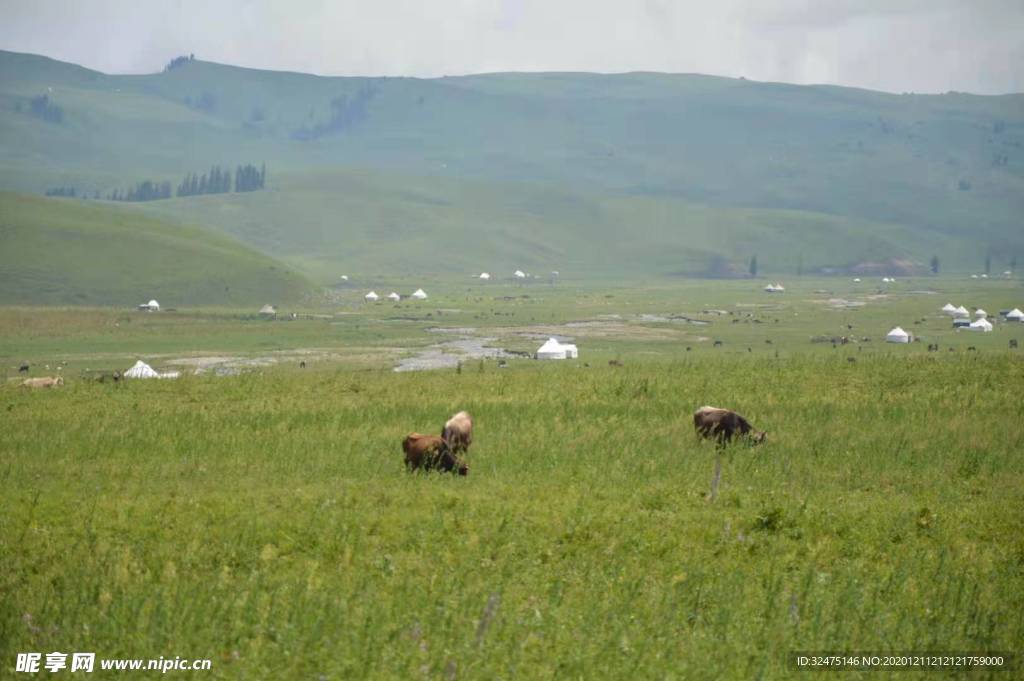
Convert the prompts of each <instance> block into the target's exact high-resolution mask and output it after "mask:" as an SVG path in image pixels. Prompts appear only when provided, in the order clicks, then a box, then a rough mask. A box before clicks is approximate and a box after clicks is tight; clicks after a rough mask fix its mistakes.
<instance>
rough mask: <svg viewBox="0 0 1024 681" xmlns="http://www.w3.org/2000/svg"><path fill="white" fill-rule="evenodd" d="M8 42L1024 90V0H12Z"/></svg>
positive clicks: (109, 56) (83, 52) (293, 66)
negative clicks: (692, 0) (275, 0)
mask: <svg viewBox="0 0 1024 681" xmlns="http://www.w3.org/2000/svg"><path fill="white" fill-rule="evenodd" d="M0 49H7V50H14V51H18V52H35V53H40V54H45V55H47V56H51V57H54V58H57V59H61V60H66V61H71V62H75V63H79V64H82V65H84V66H88V67H90V68H94V69H99V70H101V71H105V72H107V73H140V72H152V71H158V70H160V69H161V68H162V67H163V65H164V64H165V63H166V62H167V61H168V60H170V59H171V58H172V57H174V56H176V55H178V54H183V53H184V54H187V53H189V52H194V53H195V55H196V57H197V58H200V59H205V60H209V61H217V62H224V63H229V64H237V65H240V66H250V67H254V68H269V69H278V70H291V71H304V72H310V73H318V74H324V75H410V76H439V75H444V74H464V73H480V72H490V71H568V70H571V71H603V72H620V71H634V70H645V71H666V72H676V73H693V72H696V73H710V74H717V75H725V76H746V77H747V78H750V79H756V80H776V81H786V82H793V83H835V84H839V85H853V86H859V87H867V88H873V89H879V90H888V91H892V92H904V91H913V92H945V91H947V90H962V91H968V92H978V93H1002V92H1022V91H1024V0H860V1H851V0H761V1H756V2H744V1H742V0H717V1H716V0H706V1H702V2H689V1H683V0H677V1H675V2H673V1H672V0H633V1H627V0H365V1H359V0H292V1H289V2H281V1H278V2H274V1H272V0H130V1H129V0H0Z"/></svg>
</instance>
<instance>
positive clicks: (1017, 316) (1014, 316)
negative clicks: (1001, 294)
mask: <svg viewBox="0 0 1024 681" xmlns="http://www.w3.org/2000/svg"><path fill="white" fill-rule="evenodd" d="M1006 321H1008V322H1024V312H1021V311H1020V308H1019V307H1015V308H1013V309H1012V310H1010V311H1009V312H1007V313H1006Z"/></svg>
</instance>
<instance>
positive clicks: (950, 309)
mask: <svg viewBox="0 0 1024 681" xmlns="http://www.w3.org/2000/svg"><path fill="white" fill-rule="evenodd" d="M942 311H943V312H944V313H945V314H948V315H952V314H954V313H955V312H956V306H955V305H953V303H946V304H945V305H943V306H942Z"/></svg>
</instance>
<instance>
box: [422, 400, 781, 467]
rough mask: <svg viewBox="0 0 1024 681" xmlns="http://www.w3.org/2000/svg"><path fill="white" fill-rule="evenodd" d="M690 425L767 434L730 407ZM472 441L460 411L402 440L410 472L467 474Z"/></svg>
mask: <svg viewBox="0 0 1024 681" xmlns="http://www.w3.org/2000/svg"><path fill="white" fill-rule="evenodd" d="M693 428H694V430H696V431H697V434H698V435H699V436H701V437H703V438H707V439H709V440H714V441H715V442H717V443H718V445H719V446H720V447H721V446H725V445H726V444H727V443H729V442H732V440H733V439H734V438H745V439H747V440H749V441H750V443H751V444H761V443H762V442H764V441H765V439H766V438H767V436H768V434H767V433H766V432H764V431H760V430H756V429H755V428H754V427H753V426H752V425H750V422H749V421H747V419H745V418H743V417H742V416H740V415H739V414H737V413H736V412H734V411H732V410H731V409H721V408H719V407H707V406H705V407H701V408H700V409H698V410H697V411H695V412H693ZM471 444H473V418H472V417H471V416H470V415H469V412H465V411H460V412H459V413H457V414H456V415H455V416H453V417H451V418H450V419H448V420H447V421H446V422H445V424H444V427H443V428H442V429H441V434H440V435H424V434H423V433H409V434H408V435H407V436H406V437H405V439H404V440H402V451H403V452H405V466H406V468H407V469H408V470H409V471H410V472H412V471H417V470H422V471H429V470H436V471H441V472H445V473H453V472H454V473H458V474H459V475H468V474H469V464H467V463H466V461H465V459H464V458H463V457H464V455H465V454H466V453H467V452H468V451H469V446H470V445H471Z"/></svg>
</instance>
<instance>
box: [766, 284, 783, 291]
mask: <svg viewBox="0 0 1024 681" xmlns="http://www.w3.org/2000/svg"><path fill="white" fill-rule="evenodd" d="M764 290H765V291H767V292H768V293H782V292H783V291H785V290H786V287H785V286H783V285H782V284H779V283H775V284H768V285H767V286H765V287H764Z"/></svg>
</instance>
